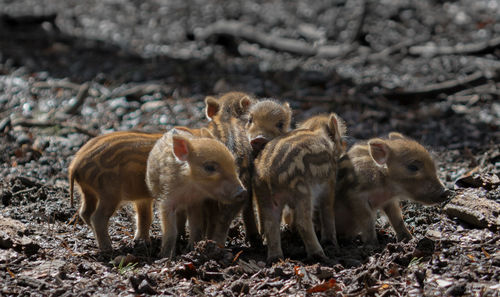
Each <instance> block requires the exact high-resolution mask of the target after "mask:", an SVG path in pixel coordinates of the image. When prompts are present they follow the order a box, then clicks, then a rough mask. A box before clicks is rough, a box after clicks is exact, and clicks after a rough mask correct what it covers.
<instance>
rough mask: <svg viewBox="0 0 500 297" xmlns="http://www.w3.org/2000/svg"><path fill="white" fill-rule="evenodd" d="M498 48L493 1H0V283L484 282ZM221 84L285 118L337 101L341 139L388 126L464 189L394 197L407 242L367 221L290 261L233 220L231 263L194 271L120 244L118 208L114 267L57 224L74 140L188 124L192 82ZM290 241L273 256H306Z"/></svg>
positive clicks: (197, 289) (493, 276) (80, 289)
mask: <svg viewBox="0 0 500 297" xmlns="http://www.w3.org/2000/svg"><path fill="white" fill-rule="evenodd" d="M499 56H500V0H458V1H439V0H316V1H302V0H301V1H291V0H265V1H248V0H232V1H219V0H145V1H143V0H83V1H82V0H0V202H1V203H0V226H2V229H1V230H0V283H1V284H2V286H1V287H0V295H2V296H3V295H5V296H16V295H20V294H26V293H25V292H26V289H28V290H29V291H28V292H33V291H36V292H40V294H41V295H47V296H48V295H51V296H52V295H53V296H68V295H72V294H73V295H89V296H91V295H96V294H103V293H104V294H106V293H107V294H112V295H123V294H133V293H136V294H144V293H148V292H149V293H150V294H153V293H154V292H155V289H156V290H158V292H163V294H165V295H166V294H169V295H176V294H177V295H179V294H178V293H179V292H180V294H181V295H187V296H192V295H198V294H199V295H210V294H212V295H221V294H224V295H225V296H236V295H238V294H241V293H247V294H255V295H262V296H264V295H266V296H267V295H272V294H273V292H274V294H275V295H283V294H284V293H285V294H286V293H288V292H300V290H302V291H301V292H305V291H304V290H305V289H307V288H308V287H311V286H312V285H313V284H314V285H316V284H319V283H321V284H322V285H324V284H328V283H329V284H331V285H332V286H333V285H335V280H337V281H338V283H337V284H338V285H339V287H336V288H340V289H339V290H340V291H339V292H336V293H337V294H344V293H345V294H347V295H348V296H357V295H361V296H365V295H367V296H388V295H391V296H392V295H394V296H413V295H414V296H422V295H425V296H427V295H429V296H461V295H473V294H472V293H473V292H476V293H474V294H475V295H481V294H482V296H498V289H499V285H498V282H499V275H500V273H499V267H500V266H499V264H498V263H500V260H499V259H500V254H499V252H498V245H499V242H500V235H499V233H498V230H499V225H500V223H499V222H498V203H497V202H499V201H500V194H499V193H500V188H499V187H498V185H499V184H500V182H499V178H498V176H500V146H499V143H500V130H499V126H500V100H499V95H500V60H499ZM227 91H244V92H248V93H251V94H253V95H254V96H256V97H258V98H269V97H270V98H276V99H280V100H287V101H288V102H290V104H291V106H292V108H293V109H294V121H299V120H302V119H304V118H306V117H308V116H311V115H314V114H317V113H320V112H332V111H333V112H336V113H338V114H339V115H340V117H342V118H343V119H344V120H345V121H346V124H347V130H348V135H349V136H348V140H349V143H353V142H354V141H357V140H361V139H368V138H371V137H375V136H384V135H386V133H388V132H390V131H399V132H401V133H403V134H406V135H408V136H410V137H412V138H414V139H416V140H418V141H420V142H422V143H423V144H424V145H425V146H426V147H427V148H429V149H430V151H431V152H432V154H433V156H434V157H435V160H436V165H437V168H438V174H439V178H440V179H441V180H442V181H443V182H444V183H445V184H446V186H447V187H448V188H456V187H457V186H458V187H459V188H460V189H459V190H460V192H461V193H463V195H462V196H461V197H462V199H465V198H467V200H466V201H468V202H467V203H468V204H465V205H466V206H465V207H462V206H461V205H459V206H458V209H459V210H461V211H462V212H459V215H461V220H459V219H457V218H456V216H457V214H456V213H452V214H451V215H447V214H446V213H445V211H444V210H443V208H442V207H441V206H434V207H422V206H418V205H416V204H415V203H411V202H408V203H402V207H403V214H404V217H405V224H407V226H408V227H409V228H410V230H411V232H412V233H413V234H415V235H416V238H417V239H416V240H413V241H411V242H410V243H396V242H395V238H394V237H393V236H392V235H390V234H391V231H390V227H389V225H388V222H387V221H379V225H380V227H382V229H381V230H380V231H381V232H379V234H378V235H379V238H383V242H385V243H388V242H390V244H388V245H387V247H385V245H384V246H380V247H377V248H376V250H373V249H372V248H371V247H370V248H367V249H362V248H361V249H360V248H359V244H357V243H355V245H353V246H350V247H349V246H348V247H346V248H343V249H340V250H339V251H338V252H339V253H340V254H338V257H336V258H335V261H338V263H340V264H338V265H335V266H332V265H329V266H328V267H327V266H319V265H318V264H315V265H312V266H304V267H305V268H301V267H300V265H302V264H301V262H300V261H295V260H291V261H286V262H284V263H281V264H280V265H281V267H272V268H263V267H264V266H265V265H264V266H263V265H261V264H259V263H264V262H259V261H261V260H264V259H265V258H264V255H265V252H264V250H263V249H262V250H260V251H259V250H258V251H257V252H256V251H252V250H251V249H245V250H243V249H242V244H243V241H244V239H243V233H242V225H241V223H236V224H235V225H234V226H233V228H231V231H230V236H231V237H232V238H234V241H231V242H230V243H229V242H228V248H230V249H231V251H232V252H233V254H232V255H230V256H229V258H226V256H224V259H234V260H233V264H234V265H233V264H231V265H232V266H231V267H227V266H220V265H219V264H217V263H216V262H215V261H214V260H213V259H210V261H207V262H206V264H207V265H205V264H204V265H205V266H197V267H195V265H193V264H192V263H191V262H190V261H194V260H192V259H191V260H189V259H186V258H182V259H179V261H178V262H175V263H173V264H172V263H167V262H165V260H161V259H157V258H155V256H153V258H151V257H150V256H151V255H149V254H147V255H145V254H144V253H143V252H139V253H137V251H134V249H133V248H132V247H131V246H130V245H131V242H132V234H131V233H130V232H129V231H131V230H132V229H133V227H132V225H133V221H134V218H133V217H134V212H133V211H132V210H131V208H123V209H121V210H120V211H118V212H117V214H116V216H114V217H113V223H112V224H111V227H110V230H111V236H112V237H113V242H115V243H117V244H119V246H120V247H121V250H120V252H121V253H123V254H124V255H125V254H127V253H133V254H135V255H138V256H139V258H140V264H139V265H138V266H137V267H136V268H137V270H136V269H135V268H134V266H133V265H132V268H134V269H133V270H132V271H131V272H130V274H127V273H124V272H123V271H122V269H121V268H120V269H117V267H112V264H110V263H109V260H110V259H109V258H106V257H102V256H99V255H98V254H96V253H97V250H96V246H95V242H94V238H93V236H92V235H91V232H90V229H89V228H87V226H85V225H83V224H70V223H68V222H70V221H71V219H72V218H74V215H75V214H76V211H77V210H76V208H75V207H70V206H69V205H70V202H69V191H68V182H67V168H68V165H69V162H70V161H71V160H72V158H73V156H74V154H75V153H76V151H77V150H78V149H80V147H81V146H82V145H83V144H84V143H85V142H86V141H88V140H89V139H90V138H91V137H93V136H96V135H99V134H102V133H108V132H111V131H118V130H129V129H134V130H141V131H150V132H151V131H165V130H166V129H169V128H171V127H172V126H174V125H186V126H189V127H200V126H204V125H206V123H207V120H206V118H205V115H204V103H203V100H204V98H205V96H207V95H219V94H222V93H224V92H227ZM455 181H459V182H457V183H456V182H455ZM455 200H456V199H455ZM450 204H451V203H450ZM485 205H486V206H488V205H493V206H492V207H491V208H488V207H486V206H485ZM469 210H471V211H470V212H469ZM2 216H3V217H4V218H9V220H13V221H14V222H15V224H13V223H12V222H11V221H7V220H4V219H3V218H2ZM464 218H465V219H464ZM464 221H465V222H467V223H464ZM471 221H472V223H471ZM5 222H11V224H10V225H8V224H7V223H5ZM75 222H76V221H75ZM469 223H470V224H469ZM16 226H17V227H16ZM19 226H21V227H22V228H20V227H19ZM485 226H486V227H485ZM14 227H16V228H14ZM9 230H10V231H9ZM159 232H160V231H159V224H157V223H156V222H155V224H154V225H153V234H154V240H155V242H156V246H157V247H159V241H160V240H159ZM294 240H295V241H297V240H298V237H297V236H296V235H292V236H289V238H285V242H286V243H285V244H284V245H283V246H284V247H286V248H287V249H288V251H286V255H287V254H288V253H290V255H292V256H293V255H297V254H299V255H300V253H302V254H304V251H303V249H302V245H301V243H300V241H299V243H298V244H291V243H293V242H294ZM201 254H203V255H202V256H203V257H204V259H209V258H210V256H207V255H205V253H201ZM201 254H200V255H201ZM223 254H224V253H223ZM224 255H226V254H224ZM240 255H241V257H240ZM256 255H257V256H256ZM127 257H128V256H127ZM233 257H234V258H233ZM238 257H240V258H239V260H238V262H237V263H236V262H235V261H236V260H237V259H238ZM259 257H260V258H259ZM292 258H294V257H292ZM294 259H299V258H294ZM186 261H188V262H186ZM241 261H248V262H241ZM252 261H253V262H252ZM190 263H191V264H190ZM242 263H243V264H244V263H246V264H245V265H243V264H242ZM189 264H190V265H192V267H195V268H190V266H189ZM195 264H196V265H198V264H199V263H195ZM218 265H219V266H218ZM259 265H260V266H259ZM120 266H121V264H120ZM127 267H128V266H127ZM122 268H123V267H122ZM193 269H195V270H197V271H198V272H196V271H195V272H193ZM306 269H308V270H309V272H307V271H306ZM205 272H207V273H205ZM56 273H57V275H56ZM186 273H188V274H186ZM193 273H194V274H193ZM167 275H168V276H167ZM193 275H195V276H196V277H197V279H196V278H194V277H192V276H193ZM184 276H186V277H184ZM332 277H333V278H332ZM150 278H151V279H150ZM276 279H281V280H286V285H285V283H284V282H282V281H281V280H280V281H279V282H278V281H275V280H276ZM151 280H153V282H151ZM219 280H220V281H219ZM222 280H223V281H222ZM149 282H150V283H151V284H152V285H151V284H150V283H149ZM154 282H156V283H154ZM280 282H281V283H280ZM138 284H140V286H142V285H144V284H145V285H147V286H149V288H150V289H151V290H152V292H153V293H152V292H151V290H149V291H141V290H139V287H140V286H139V285H138ZM152 288H154V289H152ZM297 290H299V291H297ZM111 292H112V293H111ZM330 293H332V294H334V293H333V292H331V291H330ZM304 294H305V293H304Z"/></svg>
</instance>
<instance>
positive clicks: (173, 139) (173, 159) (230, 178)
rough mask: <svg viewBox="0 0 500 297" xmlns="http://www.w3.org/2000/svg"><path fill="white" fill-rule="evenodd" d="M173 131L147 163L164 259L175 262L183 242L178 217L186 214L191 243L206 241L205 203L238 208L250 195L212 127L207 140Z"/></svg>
mask: <svg viewBox="0 0 500 297" xmlns="http://www.w3.org/2000/svg"><path fill="white" fill-rule="evenodd" d="M176 133H177V132H176V131H175V130H174V131H170V132H168V133H166V134H165V135H164V136H162V137H161V138H160V139H159V140H158V141H157V142H156V144H155V146H154V147H153V149H152V150H151V153H150V154H149V158H148V161H147V172H146V184H147V186H148V188H149V190H150V191H151V194H152V195H153V197H155V198H156V199H158V200H159V204H160V218H161V228H162V244H161V252H160V254H161V256H163V257H169V258H172V257H173V256H174V254H175V249H176V239H177V233H178V230H177V224H176V216H177V214H178V212H183V211H185V212H186V213H187V218H188V221H189V228H190V229H189V231H190V233H189V245H190V246H193V245H194V242H196V241H198V240H200V239H201V238H202V237H203V229H202V226H204V222H201V221H200V220H203V218H204V216H203V211H204V207H203V205H204V201H205V200H206V199H213V200H216V201H217V202H219V203H223V204H232V203H235V202H238V201H240V200H242V199H243V198H242V197H245V196H246V189H245V187H244V186H243V184H242V183H241V181H240V179H239V177H238V170H237V167H236V162H235V159H234V157H233V155H232V154H231V152H230V151H229V150H228V149H227V147H226V146H224V145H223V144H222V143H221V142H219V141H218V140H215V139H213V135H212V134H211V133H210V132H209V131H208V130H206V129H201V131H200V134H201V136H202V137H196V136H194V135H189V134H184V133H183V134H176Z"/></svg>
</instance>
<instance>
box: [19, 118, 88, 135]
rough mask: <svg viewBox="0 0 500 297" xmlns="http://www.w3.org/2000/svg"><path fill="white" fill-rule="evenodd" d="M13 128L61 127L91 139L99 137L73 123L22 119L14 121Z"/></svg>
mask: <svg viewBox="0 0 500 297" xmlns="http://www.w3.org/2000/svg"><path fill="white" fill-rule="evenodd" d="M12 126H21V127H27V128H30V127H40V128H44V127H54V126H59V127H63V128H70V129H73V130H75V131H77V132H79V133H83V134H86V135H88V136H91V137H95V136H97V133H95V132H92V131H90V130H88V129H85V128H84V127H82V126H80V125H77V124H73V123H60V122H56V121H37V120H30V119H24V118H21V119H16V120H13V121H12Z"/></svg>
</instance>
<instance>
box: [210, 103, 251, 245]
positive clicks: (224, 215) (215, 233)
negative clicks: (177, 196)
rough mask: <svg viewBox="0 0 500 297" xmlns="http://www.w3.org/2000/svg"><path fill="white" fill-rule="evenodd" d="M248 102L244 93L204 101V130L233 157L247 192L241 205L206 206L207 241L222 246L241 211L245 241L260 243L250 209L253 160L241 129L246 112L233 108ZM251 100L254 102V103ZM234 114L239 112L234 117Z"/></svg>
mask: <svg viewBox="0 0 500 297" xmlns="http://www.w3.org/2000/svg"><path fill="white" fill-rule="evenodd" d="M248 99H249V96H246V95H245V94H244V93H229V95H228V94H226V95H224V96H222V97H221V98H219V99H218V100H208V99H206V100H205V102H206V104H207V107H206V109H207V116H209V115H210V118H211V121H210V122H209V123H208V126H207V129H208V130H209V131H210V132H211V133H212V134H213V135H214V137H215V138H216V139H218V140H219V141H221V142H222V143H223V144H224V145H226V147H227V148H228V149H229V151H231V153H232V154H233V156H234V158H235V160H236V164H237V167H238V170H239V177H240V179H241V181H242V182H243V185H244V186H245V188H247V191H248V196H247V197H246V199H245V201H244V202H243V203H235V204H234V205H232V206H228V205H224V206H221V205H218V204H217V203H214V202H212V201H207V203H206V206H205V208H206V210H207V211H206V217H207V218H206V225H207V226H206V235H207V237H208V238H209V239H213V240H215V241H217V242H218V243H219V244H222V245H224V243H225V240H226V237H227V233H228V231H229V227H230V224H231V222H232V221H233V219H234V218H235V217H236V215H237V214H238V213H239V212H240V210H241V209H243V221H244V223H245V229H246V237H247V240H249V241H250V243H251V244H252V245H256V244H259V242H260V236H259V234H258V230H257V225H256V223H255V214H254V211H253V206H252V187H251V185H252V178H251V173H252V170H253V167H252V166H253V157H252V149H251V146H250V143H249V140H248V136H247V133H246V130H245V129H244V121H243V119H244V117H245V113H246V112H242V111H241V109H238V108H236V107H234V106H235V105H238V106H241V105H244V104H241V102H242V100H243V101H245V100H248ZM251 100H252V101H251V102H253V99H251ZM247 103H248V102H247ZM231 106H233V107H231ZM245 106H246V107H245V108H246V109H247V108H249V107H250V105H245ZM246 109H245V110H246ZM208 110H216V112H215V113H213V112H212V113H210V114H209V112H208ZM231 110H232V111H231ZM234 110H239V111H238V112H236V113H235V112H234ZM235 115H237V116H238V117H235Z"/></svg>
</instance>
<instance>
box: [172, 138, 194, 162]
mask: <svg viewBox="0 0 500 297" xmlns="http://www.w3.org/2000/svg"><path fill="white" fill-rule="evenodd" d="M172 142H173V151H174V155H175V156H176V157H177V159H179V160H181V161H187V159H188V156H189V153H190V152H191V151H192V147H191V143H190V142H189V140H188V139H187V138H185V137H183V136H180V135H173V136H172Z"/></svg>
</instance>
